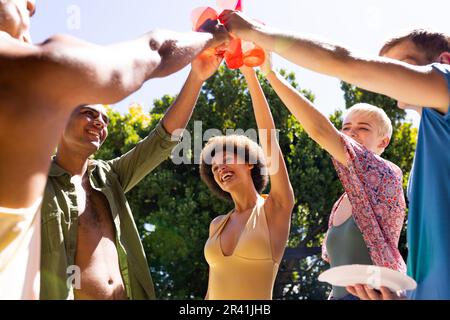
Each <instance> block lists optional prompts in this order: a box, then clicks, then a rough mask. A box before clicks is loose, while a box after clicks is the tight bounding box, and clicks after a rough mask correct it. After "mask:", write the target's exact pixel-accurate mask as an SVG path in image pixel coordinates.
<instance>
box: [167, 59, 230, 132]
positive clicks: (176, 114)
mask: <svg viewBox="0 0 450 320" xmlns="http://www.w3.org/2000/svg"><path fill="white" fill-rule="evenodd" d="M213 51H214V50H208V51H206V52H204V53H202V54H200V55H199V56H198V57H197V58H196V59H195V60H194V61H192V69H191V72H190V73H189V76H188V79H187V80H186V83H185V84H184V86H183V88H182V89H181V92H180V94H179V95H178V96H177V98H176V99H175V102H174V103H173V105H172V106H171V107H170V108H169V109H168V110H167V112H166V114H165V116H164V118H163V120H162V121H163V126H164V128H165V129H166V130H167V132H168V133H169V134H172V133H174V131H176V130H177V129H178V130H181V129H184V128H186V125H187V124H188V122H189V120H190V118H191V115H192V111H193V110H194V107H195V104H196V103H197V99H198V95H199V93H200V89H201V88H202V85H203V82H205V81H206V80H207V79H208V78H209V77H211V76H212V75H213V74H214V73H215V72H216V71H217V68H218V67H219V65H220V63H221V62H222V60H223V58H222V57H221V56H218V55H215V54H214V52H213Z"/></svg>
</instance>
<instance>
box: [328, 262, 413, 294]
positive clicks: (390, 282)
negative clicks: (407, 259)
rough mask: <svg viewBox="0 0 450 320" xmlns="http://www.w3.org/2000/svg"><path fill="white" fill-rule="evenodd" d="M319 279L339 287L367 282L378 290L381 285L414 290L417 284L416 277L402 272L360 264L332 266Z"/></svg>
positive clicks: (393, 288) (395, 289)
mask: <svg viewBox="0 0 450 320" xmlns="http://www.w3.org/2000/svg"><path fill="white" fill-rule="evenodd" d="M319 281H322V282H328V283H329V284H331V285H333V286H338V287H346V286H353V285H356V284H366V285H369V286H371V287H372V288H374V289H377V290H379V289H380V287H386V288H389V289H390V290H391V291H393V292H397V291H400V290H414V289H415V288H416V286H417V283H416V281H414V279H412V278H411V277H408V276H407V275H405V274H403V273H401V272H398V271H394V270H392V269H388V268H384V267H378V266H370V265H360V264H353V265H346V266H340V267H335V268H331V269H329V270H327V271H325V272H323V273H322V274H321V275H320V276H319Z"/></svg>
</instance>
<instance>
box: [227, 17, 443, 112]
mask: <svg viewBox="0 0 450 320" xmlns="http://www.w3.org/2000/svg"><path fill="white" fill-rule="evenodd" d="M221 18H222V20H223V21H224V23H225V26H226V27H227V29H228V30H229V31H230V32H232V33H234V34H236V35H237V36H239V37H241V38H243V39H245V40H250V41H254V42H255V43H257V44H258V45H259V46H261V47H263V48H265V49H266V50H268V51H273V52H276V53H277V54H279V55H281V56H283V57H284V58H286V59H288V60H290V61H292V62H294V63H296V64H298V65H299V66H302V67H305V68H308V69H310V70H313V71H316V72H320V73H323V74H326V75H330V76H333V77H336V78H339V79H342V80H344V81H346V82H349V83H352V84H354V85H357V86H359V87H362V88H364V89H367V90H370V91H374V92H378V93H381V94H385V95H388V96H390V97H392V98H394V99H396V100H398V101H402V102H404V103H407V104H409V105H414V106H427V107H431V108H435V109H437V110H438V111H440V112H442V113H444V114H445V113H447V112H448V107H449V105H450V97H449V94H448V87H447V83H446V80H445V78H444V77H443V76H442V75H441V74H439V72H438V71H436V70H434V69H433V68H432V67H431V66H423V67H418V66H413V65H410V64H407V63H403V62H401V61H397V60H392V59H387V58H381V57H377V56H366V55H363V54H357V53H355V52H352V51H351V50H350V49H348V48H345V47H343V46H340V45H338V44H334V43H331V42H327V41H321V40H319V39H315V38H312V37H304V36H301V35H300V34H296V33H289V32H285V31H282V30H277V29H274V28H270V27H267V26H264V25H262V24H260V23H257V22H256V21H254V20H252V19H250V18H248V17H246V16H245V15H244V14H243V13H239V12H234V11H227V12H225V13H224V14H223V15H222V17H221Z"/></svg>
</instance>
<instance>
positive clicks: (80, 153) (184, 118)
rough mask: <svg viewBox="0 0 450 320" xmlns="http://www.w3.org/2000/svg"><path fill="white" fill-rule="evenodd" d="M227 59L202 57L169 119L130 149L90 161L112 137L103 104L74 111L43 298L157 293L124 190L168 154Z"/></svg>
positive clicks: (46, 238)
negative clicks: (206, 85) (203, 89)
mask: <svg viewBox="0 0 450 320" xmlns="http://www.w3.org/2000/svg"><path fill="white" fill-rule="evenodd" d="M221 60H222V58H221V57H218V56H214V55H213V56H210V55H201V56H200V57H198V58H196V59H195V60H194V61H193V63H192V70H191V73H190V75H189V77H188V79H187V80H186V83H185V85H184V86H183V89H182V90H181V92H180V94H179V95H178V97H177V98H176V100H175V102H174V103H173V104H172V106H171V107H170V108H169V109H168V111H167V112H166V114H165V116H164V118H163V119H162V120H161V122H160V123H159V124H158V125H157V126H156V128H155V129H154V130H153V131H152V132H150V134H149V135H148V137H146V138H145V139H143V140H142V141H141V142H140V143H139V144H137V145H136V146H135V147H134V148H133V149H132V150H131V151H129V152H128V153H127V154H125V155H122V156H120V157H118V158H117V159H113V160H110V161H103V160H97V161H94V160H91V159H90V158H91V156H92V155H93V154H94V153H95V152H97V151H98V149H99V148H100V147H101V145H102V144H103V142H104V141H105V139H106V137H107V135H108V129H107V127H108V122H109V120H108V116H107V114H106V110H105V108H104V107H103V105H84V106H81V107H78V108H77V109H75V111H74V112H73V113H72V115H71V117H70V119H69V122H68V124H67V126H66V129H65V131H64V133H63V135H62V138H61V141H60V143H59V146H58V151H57V153H56V156H55V157H54V158H53V161H52V164H51V168H50V172H49V180H48V183H47V186H46V188H45V193H44V199H43V205H42V225H41V226H42V248H41V250H42V251H41V293H40V298H41V299H58V300H59V299H95V300H103V299H153V298H155V292H154V288H153V283H152V279H151V276H150V271H149V267H148V265H147V259H146V257H145V253H144V249H143V247H142V244H141V241H140V237H139V234H138V231H137V228H136V225H135V223H134V220H133V214H132V213H131V210H130V207H129V205H128V203H127V199H126V197H125V193H127V192H128V191H129V190H131V189H132V188H133V187H134V186H135V185H136V184H137V183H139V181H141V180H142V179H143V178H144V177H145V176H146V175H147V174H149V173H150V172H151V171H152V170H153V169H154V168H156V167H157V166H158V165H159V164H160V163H161V162H162V161H164V160H165V159H167V158H168V156H169V155H170V153H171V150H172V149H173V147H175V145H176V144H177V143H178V140H177V139H172V135H173V134H174V132H175V131H176V130H178V129H183V128H185V127H186V125H187V123H188V122H189V119H190V117H191V114H192V111H193V108H194V106H195V103H196V101H197V97H198V95H199V92H200V89H201V86H202V84H203V81H205V80H206V79H207V78H209V77H210V76H211V75H212V74H213V73H214V72H215V71H216V69H217V67H218V66H219V64H220V62H221Z"/></svg>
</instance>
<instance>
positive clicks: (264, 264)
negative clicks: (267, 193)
mask: <svg viewBox="0 0 450 320" xmlns="http://www.w3.org/2000/svg"><path fill="white" fill-rule="evenodd" d="M264 202H265V198H263V197H258V201H257V205H256V207H255V208H254V209H253V212H252V213H251V214H250V217H249V219H248V221H247V224H246V225H245V227H244V229H243V231H242V234H241V236H240V238H239V239H238V243H237V245H236V248H235V250H234V252H233V254H232V255H231V256H225V255H224V254H223V251H222V248H221V245H220V235H221V233H222V230H223V228H224V227H225V225H226V224H227V222H228V220H229V218H230V215H231V213H229V214H228V215H226V216H225V217H224V218H223V220H222V221H221V222H220V225H219V227H218V228H217V231H216V232H215V233H214V234H213V235H212V237H210V238H209V239H208V241H207V242H206V245H205V258H206V261H207V262H208V264H209V270H210V271H209V284H208V296H209V299H210V300H271V299H272V290H273V285H274V282H275V278H276V275H277V272H278V263H277V262H275V261H274V260H273V255H272V249H271V246H270V236H269V228H268V226H267V220H266V215H265V212H264Z"/></svg>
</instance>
